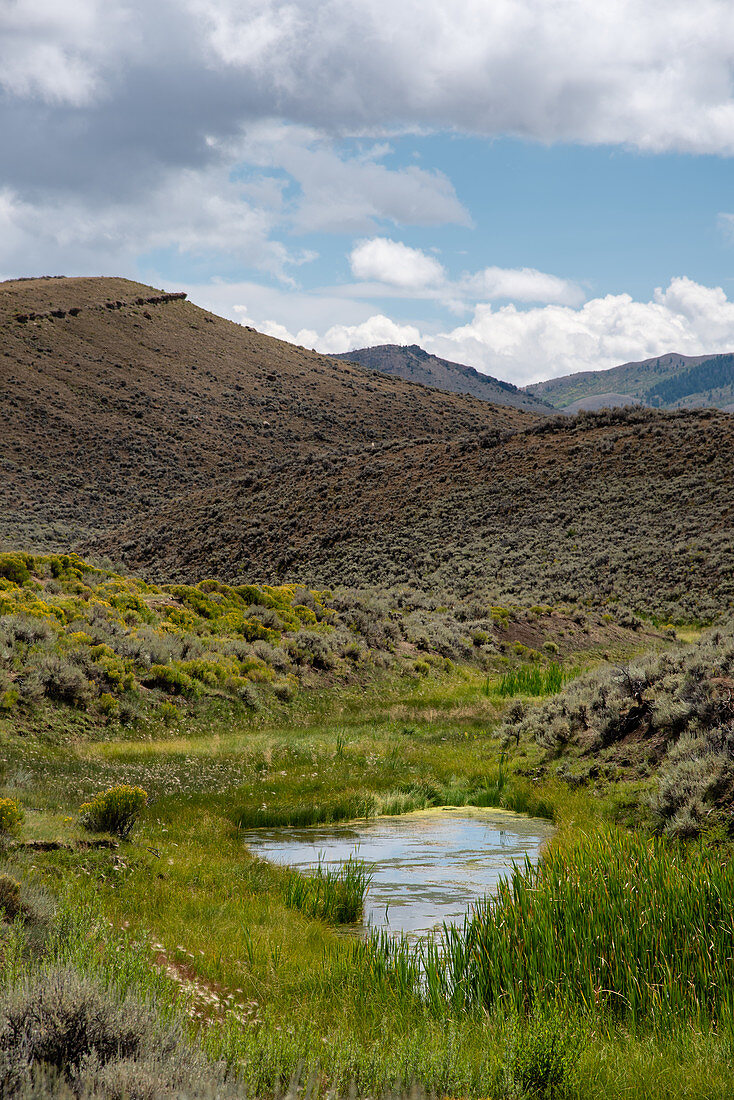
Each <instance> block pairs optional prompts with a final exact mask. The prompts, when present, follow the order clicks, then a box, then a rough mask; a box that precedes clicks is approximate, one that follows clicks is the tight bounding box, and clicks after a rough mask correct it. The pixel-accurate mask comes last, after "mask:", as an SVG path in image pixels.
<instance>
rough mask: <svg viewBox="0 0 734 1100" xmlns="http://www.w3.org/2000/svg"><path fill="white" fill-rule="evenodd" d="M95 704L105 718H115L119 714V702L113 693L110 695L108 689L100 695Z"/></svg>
mask: <svg viewBox="0 0 734 1100" xmlns="http://www.w3.org/2000/svg"><path fill="white" fill-rule="evenodd" d="M97 706H98V707H99V709H100V711H101V713H102V714H104V715H105V717H106V718H117V717H118V716H119V714H120V704H119V703H118V702H117V699H115V697H114V695H110V693H109V692H108V691H105V692H103V693H102V695H100V697H99V699H98V701H97Z"/></svg>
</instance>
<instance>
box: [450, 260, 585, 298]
mask: <svg viewBox="0 0 734 1100" xmlns="http://www.w3.org/2000/svg"><path fill="white" fill-rule="evenodd" d="M456 290H457V292H458V293H463V294H464V295H465V296H467V297H472V298H474V299H475V300H479V299H485V300H487V299H488V300H490V301H494V300H495V299H497V298H512V299H514V300H515V301H516V302H558V303H560V304H562V305H579V304H580V303H581V302H583V300H584V297H585V295H584V292H583V290H582V289H581V287H579V286H577V285H576V283H573V282H570V281H569V280H568V279H560V278H559V277H558V276H557V275H549V274H548V273H547V272H545V271H537V270H536V269H535V268H534V267H515V268H506V267H485V268H484V270H483V271H477V272H476V274H474V275H466V276H464V277H463V278H462V279H460V280H459V282H458V284H457V287H456Z"/></svg>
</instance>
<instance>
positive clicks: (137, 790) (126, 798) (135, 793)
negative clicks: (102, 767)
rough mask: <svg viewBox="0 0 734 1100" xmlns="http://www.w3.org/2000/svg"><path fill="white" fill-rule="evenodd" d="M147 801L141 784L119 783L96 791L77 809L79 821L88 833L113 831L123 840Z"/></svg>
mask: <svg viewBox="0 0 734 1100" xmlns="http://www.w3.org/2000/svg"><path fill="white" fill-rule="evenodd" d="M147 801H148V796H147V794H146V793H145V791H144V790H143V789H142V787H130V786H128V785H127V784H121V785H120V786H118V787H110V788H109V789H108V790H106V791H105V792H104V794H97V795H95V796H94V798H93V799H92V801H91V802H85V803H84V805H83V806H82V807H81V809H80V810H79V814H80V821H81V824H82V825H83V826H84V828H85V829H89V831H90V832H91V833H114V834H115V836H119V837H120V838H121V839H123V840H124V839H126V838H127V837H128V836H129V835H130V833H131V831H132V828H133V825H134V824H135V822H136V821H137V819H138V817H139V815H140V811H141V810H142V809H143V807H144V806H145V804H146V802H147Z"/></svg>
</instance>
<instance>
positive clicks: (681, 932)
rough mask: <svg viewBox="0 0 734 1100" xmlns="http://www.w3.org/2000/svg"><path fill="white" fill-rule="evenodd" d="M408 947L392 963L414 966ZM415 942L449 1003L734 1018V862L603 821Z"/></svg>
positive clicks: (428, 987) (425, 986) (636, 1016)
mask: <svg viewBox="0 0 734 1100" xmlns="http://www.w3.org/2000/svg"><path fill="white" fill-rule="evenodd" d="M372 950H373V951H376V952H378V953H379V951H380V944H379V943H375V944H373V946H372ZM406 950H409V949H406V948H405V947H403V948H401V949H394V950H393V952H392V956H391V957H388V958H386V959H385V962H384V965H385V966H387V967H388V968H389V966H390V965H393V966H397V967H398V969H399V971H400V973H401V974H403V975H404V974H405V973H407V972H408V971H409V970H410V960H409V959H406V958H399V956H400V955H401V952H402V954H405V951H406ZM415 950H417V951H418V953H419V955H420V959H419V960H416V961H415V962H414V964H413V972H418V971H420V973H421V974H422V975H423V977H422V978H421V983H420V984H421V988H422V993H423V996H424V997H426V998H427V999H428V1001H429V1002H430V1004H431V1006H432V1007H433V1008H434V1010H435V1011H437V1012H447V1011H449V1012H450V1011H460V1012H463V1011H466V1010H470V1009H473V1008H477V1009H489V1008H491V1007H492V1006H493V1005H496V1004H501V1005H504V1006H505V1007H508V1008H511V1009H512V1010H514V1011H517V1012H527V1011H531V1010H533V1009H535V1008H538V1007H542V1006H544V1005H548V1004H553V1003H556V1004H559V1005H564V1006H566V1007H568V1008H571V1009H573V1010H576V1011H578V1010H581V1011H583V1012H586V1011H588V1012H592V1013H596V1012H599V1013H602V1014H604V1015H610V1016H614V1017H622V1018H624V1019H626V1020H627V1021H628V1022H629V1023H630V1024H633V1025H634V1024H636V1023H639V1022H641V1021H645V1022H650V1023H652V1022H655V1021H656V1020H658V1021H659V1020H662V1019H664V1018H665V1017H670V1016H671V1015H675V1016H678V1017H684V1018H688V1019H695V1020H697V1021H699V1022H701V1021H703V1020H705V1019H709V1020H710V1019H712V1018H717V1019H722V1018H731V1019H734V861H728V860H727V859H726V858H725V857H723V856H720V855H719V854H717V853H716V852H715V851H712V850H710V849H707V848H706V847H705V846H704V845H702V844H700V845H696V846H695V847H691V848H689V849H686V848H685V847H684V846H682V845H679V844H672V843H670V842H668V841H665V840H663V839H657V838H648V837H645V836H643V835H636V834H630V833H626V832H623V831H621V830H614V829H609V830H600V831H597V832H594V833H592V834H590V835H586V836H582V837H581V839H580V840H579V841H578V842H576V843H574V844H573V845H572V846H569V847H563V846H560V845H553V846H551V848H550V850H549V852H548V853H547V854H546V855H545V857H544V859H543V860H542V861H541V862H540V863H539V864H538V865H537V866H536V867H533V866H531V864H530V863H529V862H527V861H526V864H525V866H524V867H523V868H519V867H516V868H515V869H514V870H513V872H512V874H511V876H510V878H509V879H505V880H503V881H502V882H501V883H500V886H499V888H498V891H497V895H496V897H494V898H492V899H487V900H485V901H484V902H483V903H481V904H480V905H479V906H477V907H476V909H475V910H474V912H473V913H472V914H471V915H470V916H469V917H467V918H466V920H465V922H464V925H463V927H454V926H450V925H449V926H446V927H444V930H443V932H442V934H441V935H440V936H438V937H437V939H435V940H434V941H428V942H427V943H425V944H423V945H421V946H419V947H418V948H417V949H415Z"/></svg>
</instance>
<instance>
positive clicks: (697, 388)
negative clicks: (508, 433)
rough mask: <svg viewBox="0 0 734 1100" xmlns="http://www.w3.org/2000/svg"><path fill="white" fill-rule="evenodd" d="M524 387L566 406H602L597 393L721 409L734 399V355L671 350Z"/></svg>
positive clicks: (615, 400) (658, 404)
mask: <svg viewBox="0 0 734 1100" xmlns="http://www.w3.org/2000/svg"><path fill="white" fill-rule="evenodd" d="M525 391H526V392H527V393H529V394H532V395H534V396H535V397H538V398H540V399H541V400H543V401H548V402H550V403H551V404H552V405H555V406H556V408H559V409H564V410H565V411H568V412H578V411H579V409H581V408H585V409H594V408H600V407H601V405H600V403H599V400H598V399H599V398H600V397H601V398H603V399H605V400H606V401H607V403H608V404H609V405H616V404H621V403H622V402H621V401H620V397H621V396H622V395H627V396H629V397H634V398H637V399H638V400H639V401H640V402H641V403H642V404H643V405H648V406H649V407H651V408H665V409H675V408H707V407H709V408H710V407H716V408H720V409H723V408H725V407H726V406H727V405H730V404H731V403H732V402H734V355H731V354H725V355H679V354H677V353H676V352H671V353H670V354H668V355H659V356H656V357H655V358H653V359H644V360H642V361H641V362H639V363H622V364H621V365H620V366H618V367H611V368H610V369H609V370H597V371H580V372H579V373H578V374H567V375H564V376H563V377H562V378H549V379H548V380H547V381H545V382H535V383H534V384H533V385H531V386H526V387H525ZM591 398H594V399H595V400H593V401H592V400H591Z"/></svg>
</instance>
